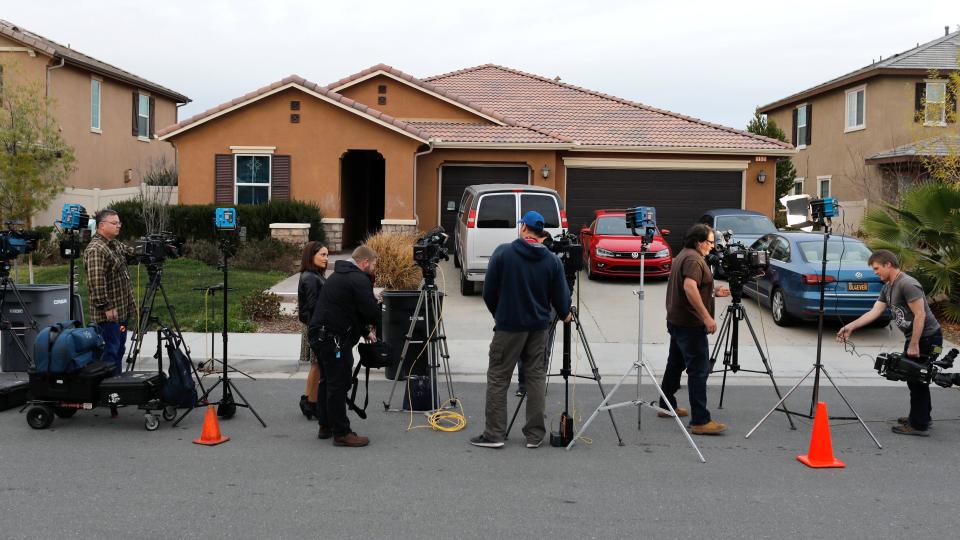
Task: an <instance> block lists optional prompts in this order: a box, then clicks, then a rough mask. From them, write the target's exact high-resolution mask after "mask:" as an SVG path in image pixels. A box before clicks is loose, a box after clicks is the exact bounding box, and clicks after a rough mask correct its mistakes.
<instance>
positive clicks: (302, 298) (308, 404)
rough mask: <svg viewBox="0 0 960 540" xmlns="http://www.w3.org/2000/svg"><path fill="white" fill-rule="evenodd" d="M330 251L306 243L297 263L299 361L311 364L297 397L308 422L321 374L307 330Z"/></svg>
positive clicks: (321, 286)
mask: <svg viewBox="0 0 960 540" xmlns="http://www.w3.org/2000/svg"><path fill="white" fill-rule="evenodd" d="M329 255H330V251H329V250H328V249H327V247H326V246H324V245H323V244H321V243H320V242H312V241H311V242H307V244H306V245H305V246H303V256H302V258H301V260H300V284H299V286H298V287H297V317H298V318H299V319H300V323H301V324H302V325H303V327H302V328H301V329H300V361H301V362H310V372H309V373H308V374H307V389H306V393H305V394H304V395H302V396H300V411H301V412H303V415H304V416H306V417H307V419H308V420H313V417H314V416H316V407H317V392H318V388H319V385H320V379H321V378H322V377H323V373H321V371H320V363H319V362H318V361H317V356H316V354H314V352H313V349H311V348H310V343H309V341H308V340H307V329H308V328H309V326H308V325H309V324H310V316H311V315H313V308H314V306H316V305H317V297H319V296H320V289H322V288H323V284H324V283H326V281H327V280H326V278H325V277H324V274H325V272H326V271H327V257H328V256H329Z"/></svg>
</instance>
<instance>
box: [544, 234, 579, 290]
mask: <svg viewBox="0 0 960 540" xmlns="http://www.w3.org/2000/svg"><path fill="white" fill-rule="evenodd" d="M543 245H544V246H546V247H547V249H549V250H550V251H551V252H552V253H553V254H555V255H556V256H557V257H558V258H559V259H560V262H561V263H563V273H564V275H565V276H566V278H567V284H568V285H569V286H570V289H571V290H573V284H574V283H575V282H576V278H577V272H579V271H580V270H583V244H581V243H580V238H579V237H578V236H577V235H575V234H573V233H571V232H567V231H564V232H561V233H560V234H558V235H556V236H555V237H553V238H550V237H547V239H546V240H544V242H543Z"/></svg>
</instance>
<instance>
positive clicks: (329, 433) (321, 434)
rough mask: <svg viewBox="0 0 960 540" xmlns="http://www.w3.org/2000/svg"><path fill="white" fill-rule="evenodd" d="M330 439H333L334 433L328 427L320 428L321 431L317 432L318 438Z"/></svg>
mask: <svg viewBox="0 0 960 540" xmlns="http://www.w3.org/2000/svg"><path fill="white" fill-rule="evenodd" d="M330 437H333V432H332V431H330V428H328V427H327V426H320V430H319V431H317V438H318V439H329V438H330Z"/></svg>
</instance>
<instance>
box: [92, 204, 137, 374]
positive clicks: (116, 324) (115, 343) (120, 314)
mask: <svg viewBox="0 0 960 540" xmlns="http://www.w3.org/2000/svg"><path fill="white" fill-rule="evenodd" d="M95 217H96V222H97V234H95V235H94V237H93V239H92V240H90V244H89V245H88V246H87V249H86V250H84V252H83V261H84V264H85V266H86V268H87V290H88V292H89V294H90V314H91V316H92V317H93V320H94V321H95V322H96V323H97V325H98V326H99V327H100V333H101V334H102V335H103V341H104V342H105V346H104V350H103V356H102V357H101V360H103V361H104V362H112V363H113V364H114V366H115V367H114V373H115V374H117V375H119V374H120V373H121V371H122V370H123V369H122V367H123V354H124V352H125V351H126V343H127V322H128V321H130V320H132V319H133V318H134V317H136V311H137V307H136V304H135V303H134V300H133V285H132V283H131V281H130V272H128V271H127V265H128V264H133V263H135V262H136V257H135V256H134V253H133V249H132V248H130V247H129V246H127V245H125V244H123V243H122V242H120V241H119V240H117V236H119V235H120V226H121V225H120V216H119V215H118V214H117V213H116V212H115V211H113V210H101V211H99V212H97V214H96V216H95Z"/></svg>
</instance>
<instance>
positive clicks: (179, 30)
mask: <svg viewBox="0 0 960 540" xmlns="http://www.w3.org/2000/svg"><path fill="white" fill-rule="evenodd" d="M2 5H3V7H2V8H0V18H2V19H5V20H8V21H10V22H13V23H15V24H17V25H20V26H22V27H23V28H26V29H28V30H31V31H33V32H35V33H37V34H40V35H42V36H44V37H47V38H49V39H51V40H53V41H57V42H59V43H62V44H69V45H70V46H72V47H73V48H74V49H76V50H78V51H80V52H83V53H85V54H88V55H90V56H93V57H95V58H97V59H99V60H102V61H105V62H108V63H111V64H114V65H116V66H119V67H121V68H123V69H125V70H127V71H130V72H132V73H135V74H137V75H139V76H141V77H144V78H146V79H148V80H151V81H153V82H155V83H158V84H161V85H163V86H166V87H168V88H172V89H174V90H176V91H178V92H180V93H182V94H185V95H187V96H189V97H190V98H191V99H192V100H193V101H192V102H191V103H189V104H188V105H186V106H184V107H182V108H181V109H180V119H184V118H186V117H188V116H191V115H193V114H196V113H199V112H202V111H204V110H206V109H208V108H211V107H215V106H216V105H218V104H220V103H223V102H226V101H229V100H231V99H233V98H235V97H238V96H240V95H242V94H245V93H247V92H249V91H251V90H254V89H257V88H259V87H261V86H265V85H267V84H270V83H272V82H274V81H277V80H280V79H282V78H283V77H285V76H287V75H290V74H297V75H300V76H302V77H305V78H306V79H308V80H311V81H313V82H317V83H320V84H328V83H331V82H333V81H336V80H338V79H340V78H342V77H345V76H347V75H350V74H352V73H355V72H358V71H361V70H363V69H365V68H367V67H370V66H372V65H374V64H377V63H380V62H383V63H385V64H389V65H391V66H393V67H395V68H397V69H400V70H402V71H405V72H407V73H409V74H411V75H414V76H416V77H428V76H430V75H436V74H440V73H445V72H448V71H454V70H457V69H462V68H465V67H470V66H475V65H479V64H485V63H495V64H501V65H505V66H509V67H512V68H515V69H519V70H523V71H528V72H532V73H536V74H539V75H543V76H547V77H551V78H552V77H556V76H560V77H561V79H562V80H563V81H565V82H568V83H571V84H575V85H578V86H583V87H586V88H590V89H593V90H597V91H601V92H605V93H608V94H613V95H616V96H619V97H622V98H626V99H630V100H633V101H638V102H640V103H644V104H647V105H651V106H654V107H659V108H662V109H667V110H670V111H674V112H677V113H681V114H684V115H688V116H693V117H696V118H701V119H704V120H707V121H710V122H716V123H719V124H723V125H726V126H731V127H736V128H743V127H744V126H745V125H746V123H747V122H748V121H749V119H750V117H751V116H752V115H753V111H754V109H755V108H756V107H757V106H759V105H763V104H766V103H770V102H773V101H776V100H778V99H780V98H782V97H786V96H787V95H790V94H793V93H795V92H798V91H801V90H804V89H806V88H809V87H811V86H814V85H816V84H819V83H821V82H824V81H826V80H829V79H832V78H834V77H836V76H838V75H842V74H844V73H847V72H849V71H853V70H855V69H857V68H860V67H863V66H865V65H867V64H869V63H871V62H872V61H873V60H875V59H878V58H880V57H881V56H882V57H884V58H886V57H888V56H890V55H892V54H894V53H897V52H901V51H904V50H906V49H909V48H911V47H914V46H916V44H917V43H918V42H920V43H922V42H926V41H930V40H933V39H936V38H937V37H940V36H942V35H943V33H944V26H949V27H950V28H951V30H952V31H954V30H956V29H957V28H958V24H960V2H957V1H956V0H953V1H941V0H928V1H926V2H923V3H922V4H912V3H908V2H903V1H902V0H901V1H886V0H875V1H870V2H866V1H836V0H834V1H831V2H821V1H818V0H813V1H808V2H805V3H802V4H797V3H788V2H780V1H774V0H768V1H765V2H758V1H753V0H748V1H739V0H728V1H726V2H720V1H712V2H706V1H700V0H688V1H684V2H680V1H672V2H649V1H641V0H637V1H629V2H623V1H620V2H617V1H602V0H594V1H589V2H583V1H578V2H569V1H568V2H563V1H559V2H558V1H556V0H554V1H540V0H537V1H523V0H513V1H500V0H488V1H484V2H468V1H456V0H447V1H439V2H437V1H432V0H420V1H417V2H402V1H397V0H394V1H382V2H381V1H376V2H374V1H359V0H354V1H352V2H331V1H322V0H315V1H307V0H274V1H271V2H259V1H252V0H193V1H183V0H161V1H158V2H131V1H129V0H122V1H121V0H100V1H89V0H72V1H67V0H61V1H52V0H32V1H31V2H12V1H10V0H6V1H4V2H3V4H2Z"/></svg>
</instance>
